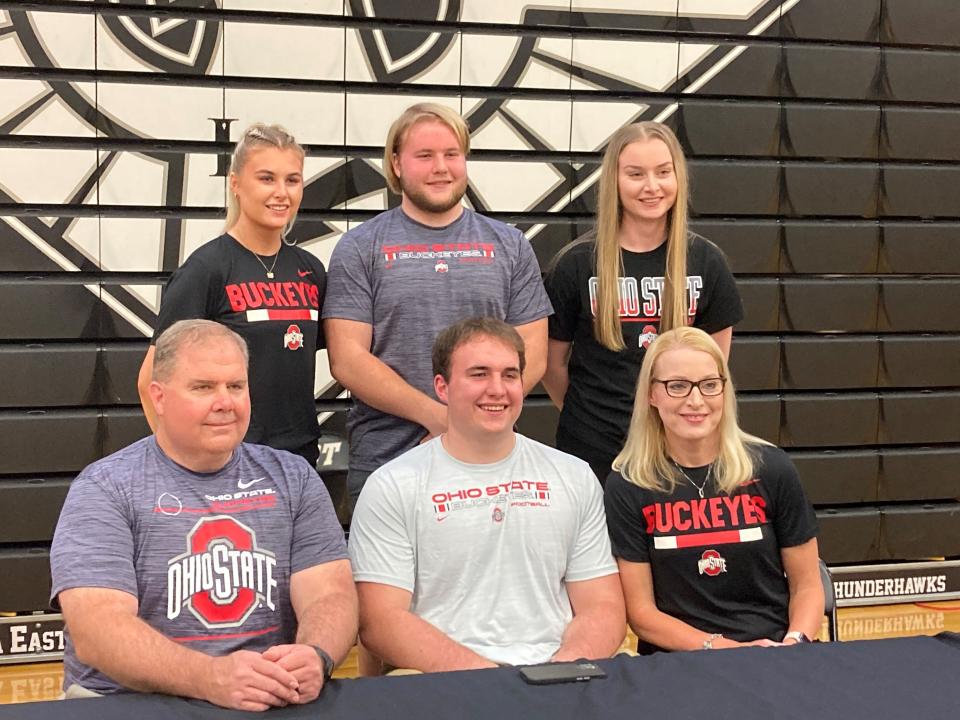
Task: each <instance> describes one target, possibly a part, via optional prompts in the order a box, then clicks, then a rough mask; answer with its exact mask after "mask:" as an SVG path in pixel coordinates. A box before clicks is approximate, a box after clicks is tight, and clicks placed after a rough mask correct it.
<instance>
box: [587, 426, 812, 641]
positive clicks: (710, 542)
mask: <svg viewBox="0 0 960 720" xmlns="http://www.w3.org/2000/svg"><path fill="white" fill-rule="evenodd" d="M752 447H753V449H754V450H755V451H756V455H757V460H756V462H755V471H754V477H753V479H752V480H750V481H748V482H746V483H744V484H743V485H742V486H741V487H739V488H737V489H736V491H735V492H734V493H733V494H731V495H729V496H728V495H725V494H723V493H720V492H719V490H718V489H717V488H716V486H715V484H714V483H713V482H712V481H711V485H713V487H710V486H709V485H708V486H707V487H705V488H704V490H705V492H704V495H705V497H704V498H703V499H701V498H700V496H699V493H698V491H697V489H696V488H694V487H693V485H692V484H691V483H690V482H689V481H687V480H682V483H681V484H678V485H677V487H676V488H675V489H674V491H673V492H672V493H670V494H666V493H663V492H657V491H652V490H645V489H642V488H639V487H637V486H636V485H634V484H633V483H630V482H628V481H626V480H624V478H623V476H621V475H620V473H617V472H614V473H611V475H610V477H609V478H608V479H607V484H606V490H605V498H604V502H605V505H606V513H607V528H608V530H609V532H610V541H611V545H612V548H613V554H614V556H616V557H617V558H622V559H624V560H628V561H630V562H636V563H650V570H651V573H652V574H653V587H654V595H655V597H656V602H657V608H659V609H660V610H661V611H662V612H665V613H667V614H668V615H672V616H673V617H676V618H678V619H680V620H682V621H683V622H685V623H687V624H689V625H692V626H693V627H695V628H697V629H699V630H703V631H704V632H708V633H722V634H723V635H724V636H725V637H728V638H731V639H733V640H737V641H741V642H743V641H750V640H757V639H759V638H771V639H774V640H780V639H781V638H782V637H783V634H784V633H785V632H786V631H787V625H788V616H787V605H788V602H789V591H788V588H787V581H786V578H785V577H784V572H783V562H782V561H781V557H780V551H781V549H782V548H786V547H794V546H796V545H802V544H803V543H805V542H807V541H808V540H810V539H811V538H814V537H816V534H817V520H816V515H815V514H814V511H813V506H812V505H811V504H810V501H809V500H808V499H807V497H806V494H805V493H804V491H803V487H802V485H801V484H800V478H799V476H798V475H797V471H796V468H795V467H794V465H793V463H792V462H791V461H790V458H789V457H788V456H787V454H786V453H785V452H783V450H780V449H779V448H776V447H773V446H768V445H756V446H752ZM684 470H685V471H686V473H687V475H689V476H690V478H691V479H692V480H693V481H694V482H696V483H697V484H698V485H701V484H702V483H703V481H704V480H705V476H706V471H707V468H706V467H702V468H684ZM645 649H649V648H645Z"/></svg>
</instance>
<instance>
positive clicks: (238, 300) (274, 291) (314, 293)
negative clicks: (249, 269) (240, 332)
mask: <svg viewBox="0 0 960 720" xmlns="http://www.w3.org/2000/svg"><path fill="white" fill-rule="evenodd" d="M224 290H225V291H226V293H227V300H229V301H230V309H231V310H233V311H234V312H244V311H245V310H251V309H255V308H261V307H268V308H272V307H277V308H305V307H309V308H319V307H320V290H319V289H318V288H317V286H316V285H314V284H313V283H306V282H244V283H234V284H232V285H227V286H226V287H225V288H224Z"/></svg>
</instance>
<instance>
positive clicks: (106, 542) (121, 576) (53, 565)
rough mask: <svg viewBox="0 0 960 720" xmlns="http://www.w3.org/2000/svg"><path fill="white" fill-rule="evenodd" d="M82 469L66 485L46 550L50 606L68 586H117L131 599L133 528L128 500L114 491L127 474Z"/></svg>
mask: <svg viewBox="0 0 960 720" xmlns="http://www.w3.org/2000/svg"><path fill="white" fill-rule="evenodd" d="M107 472H109V471H105V470H104V469H102V468H99V467H96V466H93V467H89V468H87V469H86V470H84V471H83V472H82V473H80V475H78V476H77V478H76V479H75V480H74V481H73V483H71V485H70V491H69V492H68V493H67V499H66V501H65V502H64V504H63V510H62V511H61V513H60V520H59V522H58V523H57V529H56V532H55V533H54V536H53V545H52V547H51V548H50V574H51V577H52V581H53V585H52V588H51V591H50V604H51V606H52V607H54V608H58V609H59V604H58V603H57V596H58V595H59V594H60V593H61V592H63V591H64V590H70V589H72V588H105V589H109V590H121V591H123V592H126V593H129V594H130V595H133V596H134V597H137V577H136V570H135V568H134V564H133V547H134V541H133V527H132V521H131V518H130V512H131V509H130V507H129V502H128V500H127V499H126V498H125V497H124V496H123V494H122V493H121V492H120V491H119V488H120V487H123V486H124V483H126V484H127V485H129V482H128V481H129V480H130V479H129V478H118V477H108V476H107Z"/></svg>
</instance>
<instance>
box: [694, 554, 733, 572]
mask: <svg viewBox="0 0 960 720" xmlns="http://www.w3.org/2000/svg"><path fill="white" fill-rule="evenodd" d="M697 568H698V569H699V570H700V574H701V575H709V576H710V577H714V576H716V575H719V574H720V573H725V572H726V571H727V561H726V560H724V559H723V558H722V557H720V553H718V552H717V551H716V550H704V551H703V555H701V556H700V559H699V560H698V561H697Z"/></svg>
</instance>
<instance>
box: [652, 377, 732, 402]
mask: <svg viewBox="0 0 960 720" xmlns="http://www.w3.org/2000/svg"><path fill="white" fill-rule="evenodd" d="M651 382H655V383H661V384H662V385H663V389H664V390H666V391H667V395H669V396H670V397H674V398H685V397H687V395H689V394H690V393H692V392H693V389H694V388H697V390H699V391H700V394H701V395H703V396H704V397H716V396H717V395H720V394H722V393H723V386H724V385H725V384H726V383H727V379H726V378H723V377H711V378H704V379H703V380H697V381H696V382H693V381H692V380H652V381H651Z"/></svg>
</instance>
